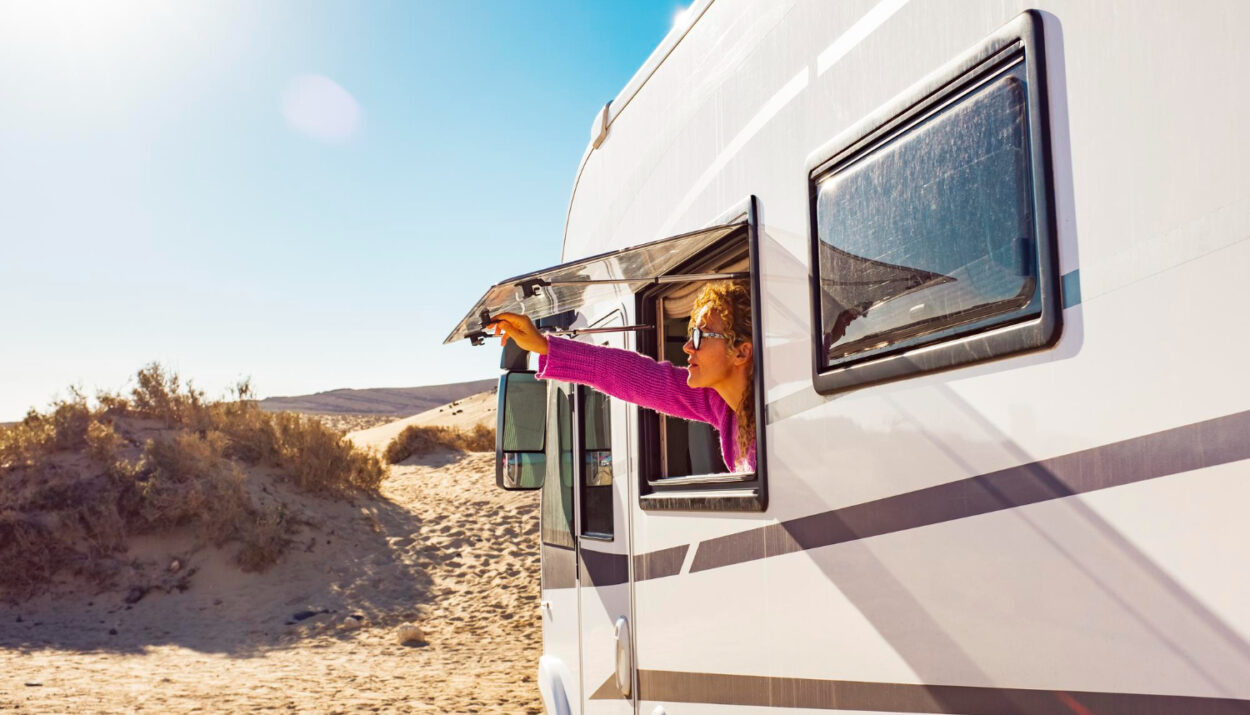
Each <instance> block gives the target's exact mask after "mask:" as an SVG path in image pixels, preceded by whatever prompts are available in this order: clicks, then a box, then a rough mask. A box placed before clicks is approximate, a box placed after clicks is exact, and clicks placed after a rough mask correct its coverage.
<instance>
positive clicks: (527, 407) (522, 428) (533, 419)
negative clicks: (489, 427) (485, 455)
mask: <svg viewBox="0 0 1250 715" xmlns="http://www.w3.org/2000/svg"><path fill="white" fill-rule="evenodd" d="M504 390H505V393H504V401H503V415H502V417H503V419H502V424H503V440H502V447H503V450H504V451H505V452H540V451H542V449H543V440H544V436H545V434H546V421H547V385H546V384H545V383H542V382H539V381H538V379H537V378H535V377H534V373H532V372H513V373H509V374H508V375H507V382H506V383H505V386H504Z"/></svg>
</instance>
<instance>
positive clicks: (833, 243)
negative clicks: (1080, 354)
mask: <svg viewBox="0 0 1250 715" xmlns="http://www.w3.org/2000/svg"><path fill="white" fill-rule="evenodd" d="M818 192H819V193H818V196H817V204H816V223H817V235H818V238H819V241H818V244H817V248H818V256H817V259H818V269H819V285H820V291H821V295H820V314H821V316H820V317H821V321H820V322H821V342H822V345H823V348H824V350H823V358H824V365H823V367H830V366H832V365H834V364H836V363H838V362H844V361H847V360H851V359H856V358H861V357H863V356H865V355H866V354H871V353H873V352H875V351H879V350H883V349H886V348H896V347H905V346H909V345H916V344H920V343H922V342H924V341H925V339H926V338H929V339H931V338H932V337H934V336H937V335H939V334H949V332H950V331H953V330H954V329H958V328H961V327H964V326H973V327H976V328H980V327H982V326H985V325H992V324H997V323H998V322H1003V321H1005V320H1014V319H1016V318H1018V317H1020V316H1021V315H1026V314H1030V313H1032V312H1035V311H1036V310H1037V307H1036V304H1037V290H1036V288H1037V274H1036V265H1035V264H1036V261H1035V260H1034V259H1033V256H1034V254H1035V246H1034V235H1033V234H1034V229H1033V226H1034V222H1033V206H1032V186H1031V183H1030V163H1029V144H1028V122H1027V102H1026V93H1025V82H1024V72H1023V66H1022V65H1020V66H1017V67H1016V68H1014V69H1013V70H1011V71H1009V72H1006V73H1004V74H1003V75H1002V76H1000V77H999V78H998V79H996V80H994V81H992V82H989V83H987V84H986V85H984V86H982V87H980V88H979V89H977V90H975V91H973V92H972V93H970V94H968V95H966V96H965V97H963V98H962V99H960V100H958V101H956V102H954V103H952V104H950V105H949V106H947V107H944V108H942V109H941V110H939V111H938V112H937V113H936V114H934V115H932V116H929V117H928V118H926V119H925V120H924V121H922V122H921V123H919V124H918V125H916V126H914V127H912V128H910V129H908V130H907V131H906V132H904V133H902V134H901V135H899V136H897V137H895V138H893V139H891V140H889V141H888V142H886V143H884V144H883V145H881V146H879V147H877V148H875V149H873V150H872V151H871V153H869V154H867V155H866V156H863V157H862V158H859V159H857V160H855V161H854V162H853V163H851V164H849V165H843V166H842V167H839V168H837V169H835V170H834V171H833V173H831V174H829V175H827V176H826V177H824V178H822V179H820V180H819V183H818ZM991 318H992V319H993V320H990V319H991Z"/></svg>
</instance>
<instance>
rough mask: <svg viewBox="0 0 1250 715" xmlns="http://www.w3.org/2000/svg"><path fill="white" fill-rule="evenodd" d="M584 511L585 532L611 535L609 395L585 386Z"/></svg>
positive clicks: (582, 520)
mask: <svg viewBox="0 0 1250 715" xmlns="http://www.w3.org/2000/svg"><path fill="white" fill-rule="evenodd" d="M580 423H581V430H582V483H581V490H582V511H581V525H582V533H583V534H591V535H593V536H601V537H611V536H612V534H613V524H612V506H613V505H612V422H611V413H610V400H609V398H608V396H607V395H605V394H603V393H602V392H599V391H598V390H592V389H590V388H589V387H583V388H582V409H581V420H580Z"/></svg>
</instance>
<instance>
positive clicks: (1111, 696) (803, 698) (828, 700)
mask: <svg viewBox="0 0 1250 715" xmlns="http://www.w3.org/2000/svg"><path fill="white" fill-rule="evenodd" d="M638 697H639V699H640V700H647V701H652V702H668V703H707V704H716V705H741V706H756V707H763V706H770V707H774V708H811V709H815V710H861V711H863V710H869V711H874V712H878V711H886V712H901V713H961V714H962V715H1005V714H1007V713H1029V715H1073V713H1098V715H1141V714H1142V713H1150V715H1238V714H1240V715H1246V714H1248V713H1250V701H1248V700H1238V699H1234V698H1208V697H1195V696H1183V695H1152V694H1149V693H1108V692H1091V691H1081V690H1032V689H1026V688H987V687H976V686H967V685H928V684H920V683H872V682H862V681H852V680H818V679H815V678H781V677H768V676H762V675H730V674H725V673H683V672H675V671H667V670H639V671H638ZM590 699H591V700H619V699H621V695H620V692H619V691H618V690H617V689H616V683H615V678H614V677H613V678H609V679H608V680H607V681H606V682H605V683H604V684H603V685H601V686H600V687H599V688H598V689H597V690H596V691H595V692H594V694H592V695H591V696H590Z"/></svg>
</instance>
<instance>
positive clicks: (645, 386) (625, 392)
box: [537, 337, 755, 470]
mask: <svg viewBox="0 0 1250 715" xmlns="http://www.w3.org/2000/svg"><path fill="white" fill-rule="evenodd" d="M686 375H687V371H686V368H684V367H677V366H676V365H674V364H672V363H670V362H656V361H655V360H652V359H651V358H649V357H647V356H645V355H639V354H638V353H636V352H633V351H632V350H622V349H620V348H610V347H606V346H602V345H591V344H590V343H583V342H580V341H577V340H568V339H565V338H557V337H549V338H547V354H546V355H539V356H538V374H537V377H538V378H539V379H543V380H561V381H564V382H577V383H580V384H583V385H589V386H591V387H593V388H595V389H596V390H599V391H600V392H602V393H604V394H607V395H610V396H612V397H615V398H618V399H621V400H625V401H626V402H632V403H634V404H635V405H641V406H642V407H648V408H650V409H653V410H655V411H657V412H662V413H664V414H666V415H672V416H673V417H680V418H682V419H686V420H699V421H700V422H707V423H709V424H711V425H712V426H713V427H715V428H716V431H717V432H718V433H719V434H720V451H721V456H722V457H724V459H725V464H727V465H733V464H735V463H736V461H737V460H736V457H737V452H738V441H737V434H738V418H737V416H736V415H735V414H734V411H733V410H732V409H730V408H729V404H728V403H727V402H725V400H724V399H723V398H722V397H721V396H720V394H719V393H717V392H716V390H713V389H711V388H709V387H690V386H689V385H687V384H686ZM746 461H747V468H748V469H751V470H754V469H755V444H754V443H752V444H751V449H750V450H749V451H748V452H747V458H746ZM731 468H732V466H731Z"/></svg>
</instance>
